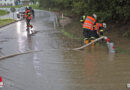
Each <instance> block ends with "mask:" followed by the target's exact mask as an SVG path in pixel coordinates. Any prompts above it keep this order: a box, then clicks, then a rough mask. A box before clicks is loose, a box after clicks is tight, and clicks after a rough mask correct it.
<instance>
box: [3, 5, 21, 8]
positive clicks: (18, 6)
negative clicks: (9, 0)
mask: <svg viewBox="0 0 130 90" xmlns="http://www.w3.org/2000/svg"><path fill="white" fill-rule="evenodd" d="M11 7H14V8H20V7H23V5H17V6H0V8H11Z"/></svg>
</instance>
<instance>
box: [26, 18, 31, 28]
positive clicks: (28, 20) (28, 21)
mask: <svg viewBox="0 0 130 90" xmlns="http://www.w3.org/2000/svg"><path fill="white" fill-rule="evenodd" d="M30 21H31V20H30V19H26V23H27V27H28V26H29V25H30Z"/></svg>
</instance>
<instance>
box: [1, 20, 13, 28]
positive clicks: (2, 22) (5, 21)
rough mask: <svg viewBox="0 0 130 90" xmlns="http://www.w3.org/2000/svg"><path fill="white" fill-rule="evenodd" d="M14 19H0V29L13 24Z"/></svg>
mask: <svg viewBox="0 0 130 90" xmlns="http://www.w3.org/2000/svg"><path fill="white" fill-rule="evenodd" d="M14 21H15V20H14V19H0V27H1V26H4V25H7V24H9V23H12V22H14Z"/></svg>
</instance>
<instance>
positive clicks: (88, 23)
mask: <svg viewBox="0 0 130 90" xmlns="http://www.w3.org/2000/svg"><path fill="white" fill-rule="evenodd" d="M95 22H96V20H95V18H93V17H92V16H87V18H86V19H85V21H84V24H83V28H84V29H90V30H93V26H94V24H95Z"/></svg>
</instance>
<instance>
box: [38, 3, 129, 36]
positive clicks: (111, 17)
mask: <svg viewBox="0 0 130 90" xmlns="http://www.w3.org/2000/svg"><path fill="white" fill-rule="evenodd" d="M39 4H40V5H39V7H42V8H46V9H48V10H53V11H57V12H64V15H66V16H68V17H72V18H74V19H75V18H76V19H78V20H79V19H80V17H81V16H82V15H92V14H93V13H96V14H97V16H98V20H97V22H106V23H107V26H108V27H109V30H113V29H112V27H113V25H115V26H116V29H117V30H116V31H119V29H120V28H119V27H121V26H122V27H124V28H125V25H127V26H128V25H129V24H130V0H39ZM122 31H123V32H122ZM119 32H122V33H123V34H122V36H125V37H128V36H129V35H130V25H129V27H127V28H126V29H122V30H120V31H119Z"/></svg>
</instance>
